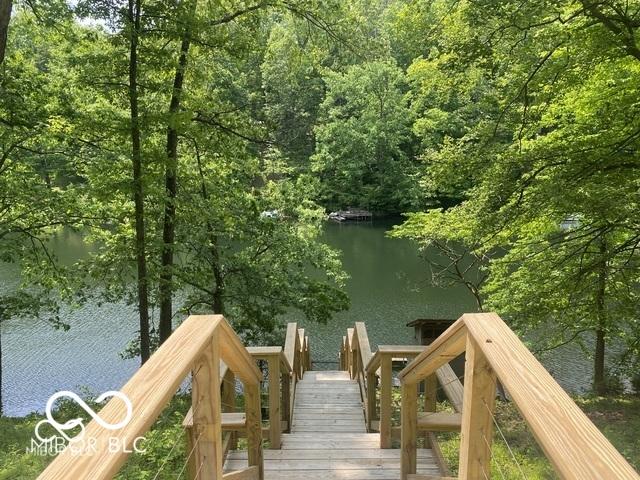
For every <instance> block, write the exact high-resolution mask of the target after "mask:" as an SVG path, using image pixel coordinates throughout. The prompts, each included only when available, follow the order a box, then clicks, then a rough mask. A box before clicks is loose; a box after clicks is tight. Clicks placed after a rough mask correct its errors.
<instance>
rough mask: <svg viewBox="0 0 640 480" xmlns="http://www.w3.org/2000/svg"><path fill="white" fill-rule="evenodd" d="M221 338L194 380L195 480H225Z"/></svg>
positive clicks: (200, 361)
mask: <svg viewBox="0 0 640 480" xmlns="http://www.w3.org/2000/svg"><path fill="white" fill-rule="evenodd" d="M218 342H219V334H218V332H217V331H216V332H214V334H213V337H212V341H211V345H210V346H209V347H208V348H205V349H204V352H203V353H202V354H201V355H200V357H199V358H198V359H197V360H196V362H195V364H194V368H193V373H192V376H193V380H192V389H191V397H192V400H191V401H192V411H193V428H192V430H193V440H192V442H191V443H192V444H191V445H190V447H191V448H192V449H193V453H192V457H193V462H192V463H191V466H190V473H191V475H192V478H194V479H195V480H205V479H206V480H222V450H223V446H222V413H221V410H220V407H221V404H222V401H221V400H222V399H221V395H220V348H219V345H218Z"/></svg>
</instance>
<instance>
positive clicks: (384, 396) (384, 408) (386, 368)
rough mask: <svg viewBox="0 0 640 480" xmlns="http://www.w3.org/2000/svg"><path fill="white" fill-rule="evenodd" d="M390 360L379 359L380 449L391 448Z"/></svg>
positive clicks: (391, 380) (386, 356)
mask: <svg viewBox="0 0 640 480" xmlns="http://www.w3.org/2000/svg"><path fill="white" fill-rule="evenodd" d="M392 359H393V357H392V356H391V355H382V357H381V358H380V363H381V365H380V367H381V373H380V448H391V387H392V382H393V376H392V365H393V364H392V361H393V360H392Z"/></svg>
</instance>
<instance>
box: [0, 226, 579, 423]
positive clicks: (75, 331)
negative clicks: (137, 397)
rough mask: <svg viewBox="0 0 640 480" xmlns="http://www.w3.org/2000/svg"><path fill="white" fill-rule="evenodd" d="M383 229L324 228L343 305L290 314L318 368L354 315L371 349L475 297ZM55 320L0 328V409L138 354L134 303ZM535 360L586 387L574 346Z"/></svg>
mask: <svg viewBox="0 0 640 480" xmlns="http://www.w3.org/2000/svg"><path fill="white" fill-rule="evenodd" d="M391 226H392V223H391V222H390V221H375V222H365V223H358V224H335V223H329V222H328V223H327V224H326V227H325V232H324V240H325V241H326V242H327V243H329V244H330V245H332V246H334V247H335V248H337V249H339V250H340V251H341V252H342V261H343V265H344V268H345V270H346V272H347V273H348V274H349V276H350V278H349V280H348V282H347V285H346V289H347V292H348V294H349V296H350V297H351V308H350V309H349V310H348V311H346V312H341V313H339V314H337V315H335V317H334V318H333V319H332V320H330V321H329V322H328V323H327V324H326V325H320V324H316V323H308V322H305V321H304V320H300V319H298V321H299V323H300V326H302V327H304V328H305V329H306V332H307V334H308V335H309V337H310V340H311V350H312V357H313V361H314V362H318V364H317V367H318V368H337V364H331V363H324V362H335V361H337V352H338V349H339V346H340V342H341V341H342V336H343V335H344V334H345V333H346V329H347V328H348V327H351V326H353V324H354V322H356V321H363V322H366V325H367V330H368V333H369V339H370V341H371V346H372V348H373V349H374V350H375V346H376V345H378V344H403V343H413V342H414V340H413V329H411V328H408V327H406V324H407V322H410V321H412V320H415V319H416V318H424V317H445V318H446V317H450V318H457V317H458V316H459V315H460V314H462V313H464V312H466V311H474V309H475V303H474V300H473V298H472V297H471V295H470V294H469V293H468V292H467V290H466V289H465V288H464V287H462V286H456V287H449V288H436V287H434V286H432V285H431V283H430V277H429V271H428V268H427V266H426V263H425V262H424V260H422V259H421V258H420V257H419V255H418V251H417V248H416V246H415V245H414V244H412V243H411V242H409V241H406V240H396V239H390V238H388V237H387V236H386V235H385V232H386V231H387V230H389V229H390V228H391ZM53 248H54V250H55V252H56V253H57V255H58V256H59V257H60V258H61V259H62V260H67V261H70V260H73V259H74V258H79V257H81V256H83V255H85V254H86V251H87V247H86V246H85V245H84V244H83V243H82V240H81V238H80V237H79V236H78V235H76V234H73V233H70V232H64V233H61V234H60V235H59V236H58V237H57V238H56V239H55V241H54V245H53ZM17 282H18V278H17V274H16V272H15V271H13V270H11V269H10V268H7V267H6V266H5V267H3V268H1V269H0V285H1V286H2V288H15V285H17ZM62 319H63V320H64V321H65V322H66V323H68V324H69V325H70V326H71V329H70V330H69V331H67V332H64V331H59V330H54V329H53V328H51V326H50V325H49V324H47V323H46V322H44V321H37V320H22V319H13V320H10V321H8V322H4V323H3V324H2V326H1V328H2V344H3V348H2V350H3V352H2V354H3V364H4V385H3V398H4V408H5V415H9V416H21V415H25V414H27V413H30V412H33V411H42V410H43V409H44V406H45V404H46V401H47V399H48V398H49V396H50V395H52V394H53V393H55V392H57V391H60V390H73V391H77V392H79V391H81V389H83V388H88V389H89V391H91V392H97V393H102V392H104V391H107V390H112V389H119V388H120V387H121V386H122V385H123V384H124V383H125V382H126V380H127V379H128V378H129V377H130V376H131V375H132V374H133V372H134V371H135V370H136V369H137V368H138V360H136V359H131V360H123V359H122V358H121V357H120V353H121V352H122V351H123V350H124V349H125V348H126V346H127V343H128V342H129V340H131V339H132V338H133V337H134V336H135V335H136V331H137V328H138V324H137V321H138V319H137V314H136V311H135V309H134V308H133V307H131V306H127V305H125V304H102V305H100V304H98V303H95V302H94V303H87V304H85V305H83V306H81V307H79V308H76V309H65V310H63V312H62ZM320 362H323V363H320ZM543 363H544V364H545V366H547V368H548V369H549V370H550V371H551V372H552V373H553V374H554V376H555V377H556V378H557V379H558V381H559V382H560V383H561V384H562V385H563V387H565V388H566V389H568V390H570V391H573V392H581V391H583V390H585V389H587V388H588V387H589V385H590V383H591V363H590V361H589V360H588V359H586V358H585V357H584V355H583V354H582V353H581V351H580V350H578V349H577V348H575V347H564V348H563V349H561V350H556V351H555V352H553V353H552V354H550V355H547V356H546V358H544V359H543Z"/></svg>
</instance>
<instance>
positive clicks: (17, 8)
mask: <svg viewBox="0 0 640 480" xmlns="http://www.w3.org/2000/svg"><path fill="white" fill-rule="evenodd" d="M12 9H13V14H12V16H11V17H10V22H9V16H8V15H6V14H5V13H4V12H11V11H12ZM6 24H8V25H9V28H8V32H9V33H8V36H7V37H6V50H5V48H4V40H5V39H4V37H3V32H4V31H5V29H4V26H5V25H6ZM638 27H640V4H639V3H638V2H635V1H634V2H622V1H616V0H606V1H605V0H603V1H595V2H591V1H570V2H569V1H565V2H547V1H541V0H536V1H530V2H516V1H508V0H500V1H483V0H473V1H471V0H412V1H409V0H395V1H382V0H379V1H365V0H350V1H348V2H344V1H333V0H309V1H306V0H294V1H279V0H277V1H273V2H256V3H252V2H243V1H238V2H222V3H221V4H216V5H213V4H212V3H211V2H202V1H199V0H182V1H177V0H176V1H174V2H158V1H154V0H128V1H127V2H119V1H107V2H104V1H93V0H82V1H79V2H74V3H73V6H71V5H70V4H68V3H67V2H64V1H62V0H59V1H58V2H39V1H29V2H17V3H16V4H14V5H13V4H12V2H11V1H8V0H0V62H2V63H1V65H0V149H1V150H0V255H1V259H2V260H3V261H5V262H10V263H15V264H17V265H19V266H20V269H21V272H22V276H23V281H24V283H25V285H28V286H29V288H24V289H21V290H19V291H18V292H12V293H9V294H7V295H5V296H4V297H3V298H2V300H3V301H2V302H0V305H1V306H0V320H2V319H6V318H9V317H11V316H13V315H33V316H38V315H40V316H46V317H47V318H49V317H51V320H52V321H53V322H54V324H55V325H57V326H64V325H62V324H61V323H60V322H59V320H58V319H57V318H56V315H55V313H56V311H55V306H56V305H57V304H58V302H59V301H70V300H73V301H81V300H83V299H84V298H86V297H88V296H90V295H93V296H95V295H99V296H101V297H102V298H105V299H107V300H116V299H122V298H125V299H127V301H129V302H130V303H131V304H134V305H136V307H137V308H138V311H139V313H140V336H139V339H138V340H137V341H136V342H135V343H134V344H133V345H132V351H133V352H138V353H140V354H141V355H142V359H143V360H144V359H145V358H147V357H148V355H149V353H150V351H151V350H152V349H153V347H154V345H155V344H157V342H161V341H163V340H164V339H166V337H167V336H168V335H169V334H170V333H171V330H172V328H173V324H174V321H173V320H174V317H175V316H176V314H178V313H179V312H191V311H193V312H197V311H212V310H213V311H216V312H223V313H225V314H227V315H228V316H229V317H230V318H232V319H233V321H234V322H235V324H236V326H237V327H238V329H239V330H241V331H244V332H245V335H247V337H248V338H251V336H252V335H257V334H264V333H265V332H271V331H273V330H274V329H277V327H278V316H279V315H280V314H282V313H283V312H285V311H287V310H288V309H298V310H300V311H302V312H303V313H304V314H305V315H307V317H309V318H312V319H315V320H319V321H325V320H326V319H327V318H329V317H330V315H331V314H332V313H333V312H335V311H338V310H341V309H344V308H346V307H347V305H348V301H347V298H346V297H345V295H344V293H343V292H342V290H341V286H342V282H343V278H344V274H343V272H342V271H341V267H340V262H339V259H338V257H337V255H336V252H334V251H332V250H331V249H330V248H328V247H327V246H326V245H323V244H322V243H321V242H320V240H319V233H320V228H321V220H322V218H323V215H324V212H325V209H336V208H344V207H348V206H355V207H362V208H367V209H370V210H372V211H374V212H376V213H381V214H388V213H402V212H411V213H408V218H407V220H406V222H405V223H404V224H403V225H402V226H400V227H398V228H397V229H395V230H394V232H393V235H395V236H400V237H408V238H412V239H415V240H416V241H417V242H418V243H419V245H420V247H421V248H437V249H439V251H440V252H441V258H442V262H439V263H435V262H434V261H433V260H432V263H433V264H432V265H431V267H432V271H433V272H434V278H435V279H440V280H443V281H447V282H461V283H463V284H464V285H466V286H467V287H468V288H469V290H470V291H471V293H472V294H473V295H474V296H475V298H476V300H477V304H478V308H479V309H495V310H497V311H499V312H500V313H501V314H503V315H504V316H505V317H506V318H508V319H509V321H510V322H511V323H512V325H513V326H514V327H515V328H517V329H519V330H520V331H521V332H522V333H527V334H528V335H529V337H528V338H531V339H532V340H533V341H534V344H535V346H536V347H537V348H539V349H547V348H553V347H554V346H557V345H560V344H563V343H567V342H580V343H581V344H583V345H585V347H587V348H589V349H590V350H592V351H593V354H594V366H595V367H594V373H595V387H596V389H597V390H598V391H600V392H602V391H604V390H606V388H607V380H606V372H605V346H606V345H607V343H611V342H615V343H616V344H617V345H619V346H621V348H620V351H621V352H622V355H621V356H620V358H617V359H615V360H617V362H611V363H610V367H611V368H616V369H627V371H632V369H633V368H634V366H636V365H638V359H639V357H640V324H639V322H638V313H639V312H638V280H639V278H638V276H639V273H640V265H639V264H638V253H637V248H638V245H639V242H640V233H639V232H640V225H639V223H638V222H639V219H640V215H639V208H638V201H639V198H638V192H639V187H640V185H639V184H638V179H639V178H640V175H639V173H640V172H639V171H638V170H639V169H640V158H639V156H638V148H637V147H638V142H639V140H640V116H639V109H640V99H639V97H638V86H639V85H638V83H639V82H640V76H639V75H638V73H639V71H640V48H639V47H638V33H637V30H638ZM3 53H4V56H3V55H2V54H3ZM420 212H423V213H420ZM63 226H64V227H67V228H75V229H78V230H79V231H81V232H83V234H84V235H85V236H86V239H87V241H89V242H92V244H93V245H94V246H95V248H94V250H93V251H94V253H93V254H92V255H91V257H90V258H88V259H86V260H84V261H83V262H81V263H78V264H76V265H73V266H70V267H63V266H61V265H59V263H58V262H57V261H56V259H55V258H52V257H51V256H50V254H49V253H50V252H48V250H47V238H48V236H50V235H51V234H52V233H54V232H55V231H56V229H58V228H61V227H63ZM155 312H157V315H154V314H153V313H155ZM592 338H595V348H593V347H591V346H590V345H591V343H590V342H591V339H592ZM612 360H613V359H612Z"/></svg>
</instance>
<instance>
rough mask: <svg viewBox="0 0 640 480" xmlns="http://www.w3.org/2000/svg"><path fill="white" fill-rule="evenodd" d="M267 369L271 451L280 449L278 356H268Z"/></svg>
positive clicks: (280, 424) (280, 413) (280, 414)
mask: <svg viewBox="0 0 640 480" xmlns="http://www.w3.org/2000/svg"><path fill="white" fill-rule="evenodd" d="M267 364H268V369H269V441H270V443H271V448H272V449H279V448H280V431H281V429H282V423H281V421H280V419H281V416H282V412H281V410H280V356H279V355H278V356H277V357H276V356H273V355H272V356H270V357H269V359H268V360H267Z"/></svg>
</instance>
